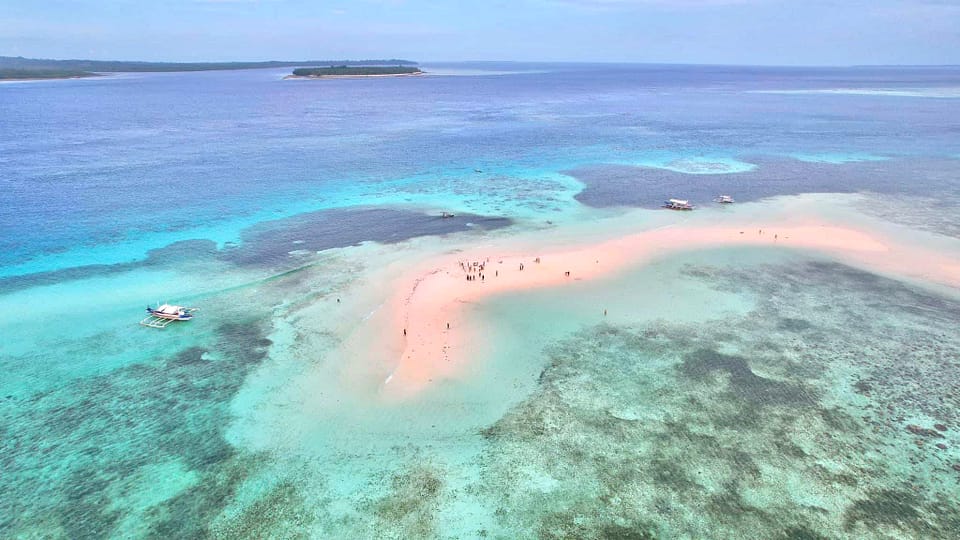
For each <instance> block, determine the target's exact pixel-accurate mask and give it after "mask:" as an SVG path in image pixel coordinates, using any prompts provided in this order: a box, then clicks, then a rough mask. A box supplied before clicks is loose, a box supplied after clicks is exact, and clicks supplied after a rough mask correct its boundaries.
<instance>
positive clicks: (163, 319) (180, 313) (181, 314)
mask: <svg viewBox="0 0 960 540" xmlns="http://www.w3.org/2000/svg"><path fill="white" fill-rule="evenodd" d="M199 309H200V308H191V307H183V306H174V305H171V304H163V305H162V306H158V307H157V308H156V309H154V308H151V307H150V306H147V313H148V315H147V316H146V318H144V319H143V320H142V321H140V324H141V325H143V326H149V327H150V328H161V329H162V328H166V327H167V326H170V323H172V322H174V321H189V320H190V319H192V318H193V312H194V311H198V310H199Z"/></svg>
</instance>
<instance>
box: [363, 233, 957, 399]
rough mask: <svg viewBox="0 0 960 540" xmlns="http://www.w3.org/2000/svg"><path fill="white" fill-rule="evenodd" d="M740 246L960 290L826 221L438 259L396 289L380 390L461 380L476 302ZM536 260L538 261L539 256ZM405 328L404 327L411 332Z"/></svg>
mask: <svg viewBox="0 0 960 540" xmlns="http://www.w3.org/2000/svg"><path fill="white" fill-rule="evenodd" d="M735 245H758V246H778V247H784V248H797V249H809V250H816V251H819V252H822V253H826V254H830V255H834V256H837V257H838V258H839V259H842V260H844V261H848V262H851V263H853V264H857V265H860V266H864V267H869V268H872V269H875V270H878V271H882V272H885V273H891V274H897V275H902V276H908V277H913V278H921V279H924V280H929V281H934V282H937V283H941V284H946V285H950V286H955V287H960V261H958V260H956V259H951V258H948V257H945V256H943V255H941V254H939V253H938V252H933V251H930V250H923V249H921V248H917V247H912V246H905V245H900V244H897V243H896V242H894V241H893V240H890V239H885V238H880V237H877V236H874V235H871V234H869V233H866V232H863V231H858V230H855V229H852V228H847V227H840V226H834V225H828V224H824V223H819V222H814V223H810V224H807V225H803V226H784V227H777V226H772V227H770V226H767V227H764V228H763V232H762V234H761V233H760V232H759V231H758V229H750V230H745V229H744V228H741V227H685V226H675V227H670V228H663V229H656V230H650V231H646V232H641V233H638V234H632V235H628V236H623V237H620V238H616V239H613V240H608V241H604V242H601V243H597V244H594V245H588V246H581V247H575V248H571V249H560V250H555V251H544V252H537V251H533V250H531V251H529V252H526V253H522V254H521V253H509V254H501V253H497V252H496V251H495V250H494V249H491V248H485V249H476V250H471V251H468V252H462V253H456V254H451V255H444V256H441V257H437V258H436V259H434V260H431V261H428V262H427V263H426V264H425V265H424V266H421V267H420V268H419V269H417V270H416V271H414V272H412V273H411V274H409V275H408V276H407V277H405V278H403V279H401V281H400V282H399V283H400V284H401V285H400V286H399V288H398V289H397V292H396V294H395V295H394V296H393V297H392V298H391V299H390V300H389V301H388V302H387V303H386V305H385V307H386V308H387V309H388V312H387V317H386V320H387V321H389V322H388V324H389V325H391V326H392V328H390V329H389V330H390V333H388V335H394V336H397V337H396V338H395V339H387V340H385V342H380V343H369V344H367V345H368V346H370V347H381V348H384V347H385V348H386V349H387V351H386V353H385V354H387V355H388V356H389V355H393V358H394V361H396V362H397V364H396V369H395V370H394V372H393V374H392V375H391V376H390V377H389V378H388V379H387V381H386V382H385V384H384V386H383V388H382V392H383V394H384V395H385V396H386V397H388V398H404V397H408V396H411V395H415V394H417V393H418V392H420V391H422V390H423V389H425V388H426V387H428V386H430V385H431V384H433V383H435V382H437V381H440V380H443V379H445V378H456V377H457V374H458V372H460V371H461V370H462V369H463V368H464V367H465V366H466V365H467V363H468V362H470V361H471V354H470V353H471V352H475V351H476V349H477V345H478V344H479V343H480V342H479V341H477V339H476V338H475V336H474V335H472V330H471V324H470V320H469V317H468V313H467V310H466V309H465V306H467V305H469V304H474V303H479V302H482V301H483V300H484V299H486V298H489V297H491V296H493V295H497V294H505V293H509V292H510V291H517V290H525V289H533V288H542V287H560V286H563V285H564V284H567V283H570V282H571V281H573V280H589V279H596V278H601V277H605V276H609V275H612V274H614V273H615V272H617V271H620V270H624V269H626V268H628V267H631V266H637V265H639V264H641V263H643V262H644V261H648V260H650V259H652V258H654V257H656V256H661V255H665V254H670V253H674V252H679V251H684V250H694V249H698V248H714V247H722V246H735ZM538 257H539V259H540V262H539V263H538V262H535V259H536V258H538ZM461 262H466V263H472V262H479V263H482V264H484V270H483V272H482V274H484V276H485V278H484V279H482V280H481V278H480V276H479V274H480V273H481V272H479V271H476V270H475V271H472V272H471V273H473V274H474V275H476V276H477V277H476V279H475V280H473V281H468V280H467V279H466V275H467V273H468V272H467V271H465V270H464V268H463V267H462V266H461ZM521 264H523V270H522V271H521V270H520V265H521ZM566 272H569V273H570V275H569V277H568V276H567V275H566ZM497 274H499V275H497ZM448 324H449V329H448V326H447V325H448ZM401 329H405V330H406V334H405V335H403V333H402V331H401ZM397 340H398V341H397ZM381 352H382V351H381Z"/></svg>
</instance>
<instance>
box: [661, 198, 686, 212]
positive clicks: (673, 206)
mask: <svg viewBox="0 0 960 540" xmlns="http://www.w3.org/2000/svg"><path fill="white" fill-rule="evenodd" d="M663 207H664V208H667V209H670V210H693V205H692V204H690V201H685V200H683V199H670V200H669V201H666V202H664V203H663Z"/></svg>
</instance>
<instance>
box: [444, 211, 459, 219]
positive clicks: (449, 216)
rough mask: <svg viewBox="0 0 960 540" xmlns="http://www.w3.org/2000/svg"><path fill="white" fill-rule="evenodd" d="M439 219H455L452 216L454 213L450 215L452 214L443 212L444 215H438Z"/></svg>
mask: <svg viewBox="0 0 960 540" xmlns="http://www.w3.org/2000/svg"><path fill="white" fill-rule="evenodd" d="M440 217H442V218H444V219H446V218H452V217H457V215H456V214H454V213H452V212H444V213H442V214H440Z"/></svg>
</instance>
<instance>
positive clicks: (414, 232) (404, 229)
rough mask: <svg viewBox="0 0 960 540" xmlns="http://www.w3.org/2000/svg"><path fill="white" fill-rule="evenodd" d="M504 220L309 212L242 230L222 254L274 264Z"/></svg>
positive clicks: (395, 212) (408, 213)
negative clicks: (300, 254) (297, 255)
mask: <svg viewBox="0 0 960 540" xmlns="http://www.w3.org/2000/svg"><path fill="white" fill-rule="evenodd" d="M511 223H512V221H511V220H510V219H507V218H497V217H485V216H477V215H472V214H465V215H464V214H458V215H456V216H454V217H448V218H444V217H440V216H435V215H429V214H424V213H421V212H412V211H407V210H396V209H388V208H352V209H335V210H324V211H322V212H309V213H306V214H301V215H298V216H294V217H290V218H286V219H281V220H276V221H268V222H264V223H260V224H257V225H255V226H253V227H251V228H250V229H247V230H246V231H244V232H243V236H242V239H243V242H242V243H241V244H240V245H239V246H237V247H234V248H232V249H227V250H224V252H223V253H222V254H221V257H223V258H224V259H225V260H228V261H230V262H234V263H236V264H243V265H250V264H255V265H277V264H283V263H284V262H285V261H287V260H288V259H289V253H290V252H291V251H295V250H306V251H312V252H315V251H322V250H325V249H332V248H338V247H347V246H353V245H357V244H360V243H361V242H367V241H374V242H381V243H385V244H391V243H397V242H402V241H404V240H409V239H411V238H416V237H419V236H432V235H442V234H449V233H453V232H463V231H468V230H476V229H480V230H492V229H498V228H501V227H506V226H508V225H510V224H511Z"/></svg>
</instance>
